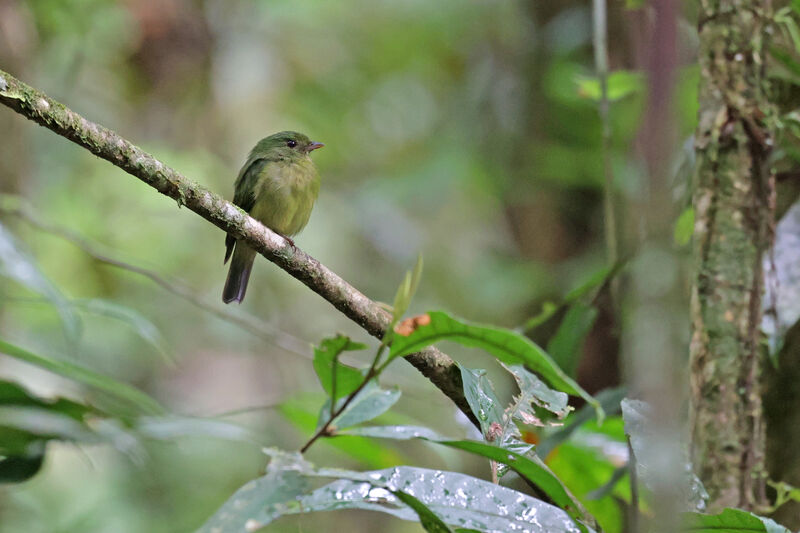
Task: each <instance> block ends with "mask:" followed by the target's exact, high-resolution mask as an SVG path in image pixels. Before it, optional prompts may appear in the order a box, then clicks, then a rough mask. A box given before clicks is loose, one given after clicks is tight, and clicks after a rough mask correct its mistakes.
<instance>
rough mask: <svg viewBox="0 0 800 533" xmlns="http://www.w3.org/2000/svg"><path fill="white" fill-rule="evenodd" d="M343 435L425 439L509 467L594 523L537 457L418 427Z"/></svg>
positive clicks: (362, 430)
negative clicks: (446, 436)
mask: <svg viewBox="0 0 800 533" xmlns="http://www.w3.org/2000/svg"><path fill="white" fill-rule="evenodd" d="M343 434H345V435H359V436H363V437H373V438H385V439H397V440H408V439H422V440H426V441H429V442H433V443H436V444H440V445H442V446H447V447H449V448H455V449H457V450H462V451H465V452H469V453H472V454H475V455H480V456H481V457H485V458H487V459H491V460H493V461H497V462H498V463H502V464H505V465H508V467H509V468H510V469H512V470H514V471H515V472H516V473H517V474H519V475H520V476H522V477H523V478H525V479H527V480H529V481H530V482H531V483H533V484H534V485H536V486H537V487H539V488H540V489H542V491H543V492H544V493H545V494H547V495H548V496H549V497H550V498H551V499H552V500H553V502H554V503H555V504H556V505H558V506H560V507H561V508H563V509H565V510H566V511H567V513H569V515H570V516H572V517H573V518H575V519H576V520H584V521H592V518H591V517H590V516H589V515H588V513H586V511H585V509H583V507H582V506H581V504H580V503H579V502H578V500H577V499H576V498H575V497H574V496H573V495H572V494H570V492H569V490H568V489H567V488H566V487H565V486H564V485H563V484H562V483H561V481H560V480H559V479H558V478H557V477H556V476H555V475H554V474H553V473H552V472H551V471H550V469H549V468H548V467H547V466H546V465H545V464H544V463H543V462H542V461H541V459H539V457H537V456H536V455H535V454H525V453H519V452H517V451H514V450H511V449H509V448H507V447H500V446H496V445H494V444H489V443H485V442H476V441H470V440H452V439H447V438H445V437H442V436H439V435H437V434H436V433H435V432H434V431H433V430H430V429H427V428H422V427H416V426H369V427H361V428H354V429H350V430H347V431H346V432H343ZM522 444H524V443H522ZM525 448H526V449H530V448H531V445H528V444H525Z"/></svg>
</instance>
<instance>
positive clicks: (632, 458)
mask: <svg viewBox="0 0 800 533" xmlns="http://www.w3.org/2000/svg"><path fill="white" fill-rule="evenodd" d="M625 439H626V440H627V442H628V475H629V476H630V484H631V515H630V524H629V526H630V527H629V528H628V530H629V531H631V533H639V480H638V479H637V478H636V454H634V453H633V446H632V445H631V438H630V437H629V436H628V435H626V436H625Z"/></svg>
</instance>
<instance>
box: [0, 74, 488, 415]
mask: <svg viewBox="0 0 800 533" xmlns="http://www.w3.org/2000/svg"><path fill="white" fill-rule="evenodd" d="M0 104H3V105H5V106H7V107H10V108H11V109H13V110H14V111H16V112H18V113H19V114H21V115H23V116H25V117H27V118H29V119H30V120H33V121H34V122H36V123H38V124H39V125H41V126H44V127H45V128H48V129H49V130H51V131H54V132H55V133H57V134H59V135H61V136H62V137H66V138H67V139H69V140H71V141H72V142H74V143H75V144H78V145H79V146H82V147H83V148H86V149H87V150H89V151H90V152H91V153H93V154H94V155H96V156H98V157H100V158H102V159H105V160H106V161H109V162H110V163H112V164H113V165H116V166H118V167H119V168H121V169H122V170H124V171H125V172H127V173H128V174H131V175H132V176H135V177H136V178H139V179H140V180H142V181H143V182H145V183H146V184H148V185H150V186H151V187H153V188H154V189H156V190H157V191H158V192H160V193H161V194H164V195H166V196H169V197H170V198H173V199H174V200H175V201H176V202H177V203H178V206H186V207H187V208H189V209H190V210H192V211H194V212H195V213H197V214H198V215H200V216H201V217H203V218H205V219H206V220H208V221H209V222H211V223H212V224H214V225H215V226H217V227H219V228H220V229H222V230H224V231H226V232H228V233H229V234H231V235H233V236H234V237H236V238H239V239H244V240H245V241H246V242H247V243H248V244H249V245H250V246H251V247H252V248H253V249H254V250H256V251H257V252H258V253H259V254H261V255H263V256H264V257H265V258H267V259H268V260H270V261H272V262H273V263H275V264H276V265H278V266H279V267H280V268H282V269H283V270H285V271H286V272H288V273H289V274H290V275H292V276H293V277H295V278H296V279H298V280H300V281H301V282H303V283H304V284H305V285H306V286H308V287H309V288H310V289H311V290H312V291H314V292H316V293H317V294H319V295H320V296H322V297H323V298H324V299H326V300H327V301H328V302H330V303H331V304H332V305H333V306H334V307H335V308H336V309H338V310H339V311H341V312H342V313H343V314H344V315H345V316H347V317H348V318H350V319H351V320H353V321H354V322H356V323H357V324H358V325H360V326H361V327H362V328H364V329H365V330H366V331H367V332H368V333H369V334H370V335H373V336H375V337H378V338H381V337H383V334H384V332H385V331H386V328H387V327H388V325H389V320H390V317H389V314H388V313H387V312H386V311H385V310H384V309H382V308H381V307H380V306H379V305H378V304H377V303H375V302H374V301H372V300H370V299H369V298H367V297H366V296H365V295H364V294H362V293H361V292H360V291H359V290H358V289H356V288H355V287H353V286H352V285H350V284H349V283H347V282H346V281H345V280H343V279H342V278H341V277H339V276H338V275H337V274H336V273H335V272H332V271H331V270H329V269H328V268H327V267H326V266H325V265H323V264H321V263H320V262H319V261H317V260H316V259H314V258H313V257H311V256H309V255H308V254H306V253H305V252H303V251H302V250H300V249H299V248H295V247H293V246H291V245H290V244H289V242H288V241H287V240H286V239H284V238H283V237H281V236H280V235H278V234H276V233H274V232H273V231H271V230H270V229H268V228H267V227H265V226H264V225H262V224H261V223H260V222H258V221H256V220H255V219H253V218H252V217H250V216H249V215H248V214H247V213H245V212H244V211H242V210H241V209H240V208H239V207H237V206H235V205H233V204H232V203H230V202H228V201H226V200H225V199H223V198H222V197H221V196H219V195H217V194H215V193H213V192H211V191H210V190H208V189H206V188H204V187H201V186H200V185H198V184H197V183H194V182H193V181H191V180H189V179H188V178H186V177H185V176H183V175H182V174H180V173H179V172H177V171H176V170H174V169H172V168H170V167H168V166H167V165H165V164H164V163H162V162H161V161H159V160H158V159H156V158H155V157H153V156H152V155H150V154H148V153H147V152H145V151H144V150H142V149H141V148H139V147H137V146H134V145H133V144H132V143H131V142H129V141H127V140H125V139H123V138H122V137H120V136H119V135H118V134H116V133H115V132H113V131H111V130H109V129H108V128H105V127H103V126H100V125H99V124H95V123H94V122H91V121H89V120H87V119H85V118H84V117H82V116H81V115H79V114H77V113H75V112H74V111H72V110H71V109H69V108H67V107H66V106H65V105H63V104H61V103H59V102H57V101H55V100H53V99H51V98H50V97H49V96H47V95H46V94H44V93H42V92H40V91H37V90H36V89H34V88H32V87H30V86H28V85H26V84H24V83H23V82H21V81H19V80H18V79H16V78H14V77H13V76H11V75H10V74H8V73H6V72H3V71H2V70H0ZM405 359H406V360H407V361H408V362H409V363H411V364H412V365H413V366H414V367H415V368H416V369H417V370H419V371H420V372H421V373H422V374H423V375H424V376H425V377H426V378H428V379H429V380H430V381H431V382H432V383H433V384H434V385H436V387H438V388H439V390H441V391H442V392H443V393H444V394H445V395H446V396H447V397H449V398H450V399H451V400H452V401H453V402H454V403H455V404H456V405H457V406H458V408H459V409H461V411H463V412H464V414H466V415H467V417H469V419H470V420H472V422H473V423H474V424H475V425H476V426H477V425H478V422H477V418H475V415H474V414H473V413H472V411H471V410H470V407H469V404H468V403H467V401H466V399H465V397H464V391H463V389H462V382H461V373H460V371H459V369H458V366H457V365H456V363H455V361H453V360H452V359H451V358H450V357H449V356H448V355H446V354H444V353H442V352H441V351H439V350H438V349H436V348H433V347H430V348H426V349H424V350H422V351H420V352H418V353H415V354H411V355H409V356H406V358H405Z"/></svg>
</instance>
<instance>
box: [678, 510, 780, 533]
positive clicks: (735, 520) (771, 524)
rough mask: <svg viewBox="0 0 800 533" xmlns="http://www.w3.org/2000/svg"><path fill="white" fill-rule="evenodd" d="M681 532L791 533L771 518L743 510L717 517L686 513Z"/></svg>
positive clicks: (717, 515)
mask: <svg viewBox="0 0 800 533" xmlns="http://www.w3.org/2000/svg"><path fill="white" fill-rule="evenodd" d="M681 531H686V532H692V533H719V532H720V531H724V532H726V533H757V532H762V533H791V532H790V531H789V530H788V529H786V528H785V527H783V526H781V525H780V524H778V523H776V522H775V521H774V520H772V519H770V518H765V517H763V516H757V515H755V514H753V513H750V512H747V511H742V510H741V509H725V510H723V511H722V512H721V513H719V514H716V515H707V514H701V513H684V514H683V527H682V528H681Z"/></svg>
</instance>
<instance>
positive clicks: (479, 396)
mask: <svg viewBox="0 0 800 533" xmlns="http://www.w3.org/2000/svg"><path fill="white" fill-rule="evenodd" d="M458 369H459V370H460V371H461V381H462V383H463V387H464V397H465V398H466V400H467V403H468V404H469V408H470V409H471V410H472V412H473V413H475V416H476V417H477V418H478V422H480V424H481V434H482V435H483V437H484V438H486V436H487V435H489V431H490V427H491V425H492V424H499V425H501V426H502V425H503V405H502V404H501V403H500V400H498V399H497V395H496V394H495V392H494V387H492V383H491V382H490V381H489V378H488V377H487V376H486V370H483V369H472V368H467V367H465V366H463V365H458Z"/></svg>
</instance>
